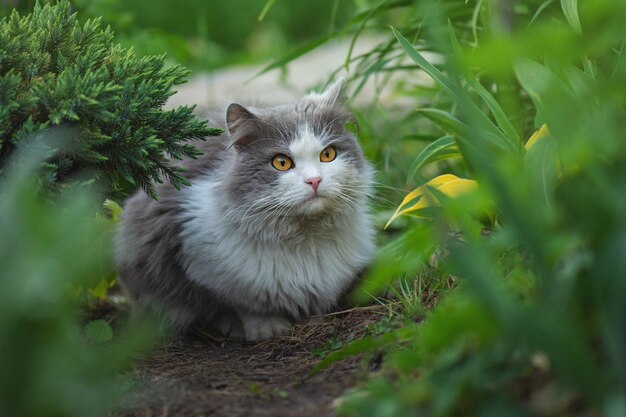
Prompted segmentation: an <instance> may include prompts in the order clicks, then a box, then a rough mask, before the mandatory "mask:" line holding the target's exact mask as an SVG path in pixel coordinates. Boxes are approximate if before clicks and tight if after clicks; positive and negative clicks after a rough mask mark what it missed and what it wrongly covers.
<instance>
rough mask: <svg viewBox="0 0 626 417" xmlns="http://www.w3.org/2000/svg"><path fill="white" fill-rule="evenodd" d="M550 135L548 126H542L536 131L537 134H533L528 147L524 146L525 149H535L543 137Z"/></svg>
mask: <svg viewBox="0 0 626 417" xmlns="http://www.w3.org/2000/svg"><path fill="white" fill-rule="evenodd" d="M549 134H550V129H548V125H546V124H543V126H541V127H540V128H539V129H537V130H536V131H535V133H533V134H532V136H531V137H530V139H528V142H526V145H524V147H525V148H526V150H529V149H530V148H532V147H533V145H534V144H535V142H537V141H538V140H539V139H541V138H543V137H546V136H548V135H549Z"/></svg>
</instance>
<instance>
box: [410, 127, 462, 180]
mask: <svg viewBox="0 0 626 417" xmlns="http://www.w3.org/2000/svg"><path fill="white" fill-rule="evenodd" d="M460 156H461V154H460V152H459V147H458V146H457V144H456V140H455V139H454V137H452V136H442V137H440V138H439V139H437V140H436V141H434V142H432V143H429V144H428V145H427V146H426V147H425V148H424V149H423V150H422V152H421V153H420V154H419V155H418V156H417V158H416V159H415V161H414V162H413V166H412V167H411V173H410V174H409V179H411V178H414V177H415V176H416V175H417V172H418V171H419V170H420V169H421V168H422V167H423V166H425V165H428V164H430V163H433V162H437V161H441V160H443V159H449V158H457V157H460Z"/></svg>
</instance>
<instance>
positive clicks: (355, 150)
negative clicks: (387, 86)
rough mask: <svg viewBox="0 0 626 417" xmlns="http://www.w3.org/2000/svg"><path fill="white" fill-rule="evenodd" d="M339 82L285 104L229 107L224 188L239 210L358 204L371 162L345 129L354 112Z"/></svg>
mask: <svg viewBox="0 0 626 417" xmlns="http://www.w3.org/2000/svg"><path fill="white" fill-rule="evenodd" d="M342 85H343V83H342V82H341V81H340V82H337V83H335V84H333V85H331V86H330V87H329V88H327V89H326V90H325V91H323V92H322V93H311V94H309V95H307V96H305V97H303V98H302V99H300V100H299V101H296V102H294V103H290V104H286V105H280V106H274V107H248V108H245V107H243V106H241V105H239V104H231V105H230V106H229V107H228V110H227V112H226V122H227V123H226V124H227V127H228V131H229V133H230V136H231V146H232V147H233V148H234V149H235V152H236V157H235V160H234V166H232V167H230V175H229V185H228V193H229V197H230V200H231V203H233V204H236V205H238V206H239V207H240V208H241V210H240V211H245V212H246V213H247V214H248V215H252V216H253V215H256V214H258V215H261V216H268V217H267V218H269V217H270V216H299V217H307V216H318V215H320V214H322V215H323V214H325V213H330V212H337V211H340V210H348V211H349V210H355V209H357V207H358V205H361V204H363V202H364V200H365V196H366V195H367V193H369V188H370V183H371V181H372V169H371V167H370V165H369V164H368V162H367V161H366V160H365V158H364V157H363V152H362V151H361V148H360V146H359V144H358V143H357V140H356V138H355V137H354V135H353V134H352V133H351V132H350V131H349V130H347V129H346V124H347V123H348V122H350V121H352V120H353V115H352V112H351V111H350V110H349V109H348V107H347V106H346V104H345V101H344V97H343V91H342Z"/></svg>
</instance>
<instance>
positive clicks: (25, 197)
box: [0, 146, 155, 417]
mask: <svg viewBox="0 0 626 417" xmlns="http://www.w3.org/2000/svg"><path fill="white" fill-rule="evenodd" d="M45 156H46V151H45V149H42V148H41V147H35V146H34V147H31V148H30V149H29V150H28V153H27V154H22V155H20V158H19V161H20V162H19V163H18V162H17V160H16V159H12V163H11V166H10V167H9V168H8V169H7V172H6V174H5V175H4V176H3V177H2V179H0V230H1V233H0V369H2V372H0V415H2V416H11V417H20V416H23V417H32V416H39V417H45V416H50V417H60V416H64V417H70V416H76V417H85V416H99V415H103V414H104V413H105V412H106V410H109V409H111V407H113V406H115V405H116V404H117V400H119V399H120V395H121V394H122V393H124V392H125V390H126V389H127V388H129V387H130V386H131V382H132V381H131V379H130V378H128V377H125V376H124V375H123V372H124V371H128V370H129V366H130V364H131V359H132V358H133V357H135V356H136V355H137V354H139V353H140V352H141V349H145V347H146V343H147V342H148V341H149V340H150V338H151V337H152V334H153V332H154V331H155V327H154V326H152V325H151V324H150V323H149V322H146V321H142V322H141V323H140V322H139V321H137V322H135V323H132V324H130V323H129V324H127V325H122V324H121V323H118V325H116V326H115V332H113V329H112V328H111V326H110V325H109V323H108V322H107V321H104V320H98V321H94V322H90V323H88V324H87V325H83V324H82V323H81V322H82V319H81V317H80V314H79V312H80V310H79V301H80V299H79V298H78V297H76V291H75V289H76V288H78V287H91V286H93V285H95V284H96V283H97V282H98V281H99V280H100V279H101V278H102V277H106V276H108V274H110V271H111V268H112V260H111V252H110V247H111V245H110V238H111V235H112V224H111V222H110V221H108V220H105V219H103V218H100V217H96V216H94V211H95V209H96V208H97V207H98V205H99V202H98V201H99V198H95V196H94V195H90V194H89V192H88V191H87V190H86V189H85V188H84V187H83V188H80V189H78V188H76V187H70V188H68V189H66V190H65V191H64V192H61V193H60V194H58V195H57V198H56V199H55V200H54V201H52V200H51V199H49V198H45V197H42V193H41V189H40V187H39V186H38V184H37V182H36V181H35V176H34V175H33V173H34V172H35V170H36V169H37V167H38V166H39V164H40V163H41V160H42V159H43V158H45Z"/></svg>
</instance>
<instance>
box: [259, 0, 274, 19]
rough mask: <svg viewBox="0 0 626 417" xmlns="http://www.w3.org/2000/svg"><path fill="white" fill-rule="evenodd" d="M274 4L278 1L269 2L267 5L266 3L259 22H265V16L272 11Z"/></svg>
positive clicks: (269, 0)
mask: <svg viewBox="0 0 626 417" xmlns="http://www.w3.org/2000/svg"><path fill="white" fill-rule="evenodd" d="M274 3H276V0H268V1H267V3H265V6H263V10H261V14H260V15H259V22H261V21H263V19H264V18H265V15H266V14H267V12H269V11H270V9H271V8H272V6H273V5H274Z"/></svg>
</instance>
